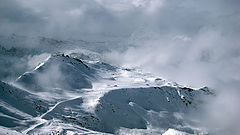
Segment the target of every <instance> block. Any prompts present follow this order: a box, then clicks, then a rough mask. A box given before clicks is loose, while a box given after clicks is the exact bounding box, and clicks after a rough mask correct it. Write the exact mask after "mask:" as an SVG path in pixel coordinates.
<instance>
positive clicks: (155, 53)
mask: <svg viewBox="0 0 240 135" xmlns="http://www.w3.org/2000/svg"><path fill="white" fill-rule="evenodd" d="M239 6H240V2H239V1H238V0H228V1H225V0H212V1H207V0H201V1H194V0H111V1H110V0H91V1H89V0H78V1H76V0H51V1H42V0H34V1H33V0H32V1H27V0H0V52H1V54H0V63H1V66H0V73H1V75H0V79H1V80H4V81H6V82H5V83H9V84H13V85H14V86H15V85H16V84H20V86H21V88H22V87H23V88H24V89H22V90H26V91H28V92H30V93H34V94H36V95H38V96H39V97H42V98H44V96H43V95H44V94H46V93H48V94H47V95H51V96H50V97H54V96H55V97H57V100H56V102H58V104H55V100H54V99H53V100H50V101H53V102H51V103H50V104H49V105H50V106H51V105H52V106H53V105H55V107H56V110H54V108H52V109H53V110H49V112H47V113H49V114H48V115H47V114H45V115H44V116H49V118H48V119H49V121H47V123H45V125H44V124H43V125H42V128H39V129H38V128H36V129H31V130H32V131H31V132H29V134H30V133H34V132H35V133H36V132H37V131H39V132H41V131H42V134H44V133H47V132H48V131H51V130H53V129H59V127H65V126H66V125H68V124H70V125H74V126H73V129H71V130H72V132H73V131H74V133H80V131H81V133H82V132H83V131H84V130H85V129H82V128H83V127H84V128H86V132H91V133H93V131H92V130H97V131H99V132H107V131H108V132H111V133H116V134H121V133H123V134H131V133H132V134H135V133H136V134H151V133H156V134H162V133H164V132H165V131H166V129H165V128H164V130H163V128H162V127H161V125H162V124H163V123H156V121H154V123H151V122H150V121H149V119H151V118H153V117H150V115H153V116H154V117H157V116H159V117H157V118H156V119H160V120H161V119H162V120H163V119H167V118H169V116H170V114H171V113H169V110H164V111H168V112H162V111H163V110H158V109H157V111H156V110H155V111H156V112H151V111H150V110H149V108H148V107H146V106H144V105H142V104H141V103H140V102H138V101H135V100H133V99H132V98H134V99H135V98H136V99H138V98H139V95H141V94H139V95H138V94H137V93H138V92H136V93H134V94H133V95H131V94H132V93H131V92H130V93H129V94H130V96H129V95H126V97H129V99H126V100H125V99H124V100H123V101H124V103H125V102H127V103H126V104H122V105H121V104H119V102H120V101H122V98H121V96H120V95H121V94H120V95H119V97H118V98H119V101H118V102H117V101H116V103H115V102H114V103H112V102H113V101H112V100H111V99H112V97H111V96H112V95H111V94H112V93H113V94H114V92H111V90H116V91H124V89H125V88H126V89H127V90H128V91H127V93H128V92H129V91H131V89H130V88H136V89H137V90H138V88H140V87H143V88H145V87H155V86H156V85H157V86H158V85H160V84H161V85H160V86H161V87H162V85H164V86H165V85H166V86H169V87H174V88H176V90H178V89H177V88H202V87H203V86H207V87H209V88H210V89H213V90H214V94H213V95H215V96H212V97H211V98H207V99H205V98H203V99H204V100H206V101H207V102H206V103H205V104H204V105H203V106H201V107H199V108H198V109H199V110H197V111H193V112H192V113H188V115H187V116H185V115H184V116H182V117H183V119H184V120H188V119H190V120H192V121H193V120H195V121H199V122H198V126H199V127H205V128H207V130H206V132H208V133H209V134H223V135H224V134H236V135H237V134H239V133H240V131H239V128H238V127H237V125H239V124H240V123H239V114H240V108H239V107H238V106H239V105H238V103H239V102H240V101H239V95H240V91H239V88H240V86H239V84H240V73H239V69H240V63H239V61H240V45H239V43H240V38H239V36H240V23H239V21H240V9H239ZM74 50H75V51H74ZM76 50H81V51H76ZM59 52H60V53H65V54H66V53H67V54H68V55H67V56H68V57H67V56H66V55H64V54H63V56H56V54H58V53H59ZM73 52H74V53H73ZM93 54H94V57H93ZM50 55H51V58H49V59H46V58H48V57H49V56H50ZM76 59H77V60H78V61H76ZM80 61H81V62H82V63H81V62H80ZM41 63H44V64H43V65H41ZM84 65H85V66H84ZM36 66H37V67H38V68H36V70H34V69H35V67H36ZM86 67H88V68H86ZM146 72H148V73H146ZM33 76H36V78H35V79H33V78H34V77H33ZM156 76H161V77H163V78H166V79H167V80H168V81H167V80H164V79H163V78H161V77H156ZM18 77H19V79H17V78H18ZM24 77H25V79H27V80H28V81H26V80H24ZM28 77H29V78H28ZM14 80H16V81H14ZM30 80H31V81H30ZM21 81H22V83H20V82H21ZM170 82H171V83H170ZM173 82H177V83H178V84H181V85H178V84H177V83H173ZM36 85H39V87H40V88H37V87H36ZM16 86H17V85H16ZM20 86H19V87H20ZM32 86H33V87H32ZM147 89H148V88H146V89H144V90H142V89H141V90H140V91H142V92H143V93H144V92H145V90H147ZM151 90H152V89H151ZM196 90H198V89H196ZM69 91H70V92H69ZM109 91H110V92H109ZM134 91H135V89H134ZM186 91H188V90H187V89H186ZM153 92H155V91H154V90H153ZM189 92H190V93H191V90H190V91H189ZM166 93H167V92H166ZM166 93H165V94H166ZM177 93H178V92H177ZM187 93H188V92H187ZM61 96H62V97H61ZM136 96H137V97H136ZM178 96H180V98H179V101H182V100H181V99H182V98H183V97H181V93H180V94H179V95H178ZM63 97H64V98H63ZM68 97H71V98H76V99H71V100H66V98H68ZM110 97H111V99H109V98H110ZM82 98H83V99H82ZM88 98H89V99H90V98H93V100H91V101H94V103H92V104H94V107H93V106H91V104H90V103H89V104H87V105H86V103H84V102H85V101H89V100H88ZM114 98H116V99H117V97H114ZM142 98H143V99H142V100H145V99H146V98H148V97H142ZM162 98H164V97H161V99H162ZM45 100H47V99H45ZM45 100H44V101H45ZM65 100H66V101H65ZM165 100H166V102H167V103H168V100H169V102H170V103H172V102H171V100H170V99H169V97H168V96H166V98H164V102H165ZM128 102H129V103H128ZM1 103H2V102H1ZM71 103H72V104H76V106H74V105H73V106H71ZM78 103H79V104H78ZM105 103H106V104H105ZM110 103H111V104H112V105H110ZM154 103H155V102H154ZM2 104H3V105H5V102H4V103H2ZM82 104H83V105H86V106H84V107H83V106H82ZM78 105H79V106H80V107H79V106H78ZM114 105H115V106H119V108H121V107H123V108H125V109H126V108H128V109H129V110H128V111H126V115H128V114H130V112H131V113H132V114H135V113H133V112H134V109H136V108H137V109H138V111H139V112H142V113H140V116H139V119H140V120H141V122H140V124H138V123H133V125H135V124H136V125H137V126H132V125H131V124H129V123H127V122H126V123H124V122H123V121H115V122H116V123H114V124H113V125H117V126H116V127H113V125H108V124H109V122H110V121H111V120H109V119H108V118H106V117H105V115H102V114H104V113H102V112H101V111H100V112H101V113H100V112H95V113H94V114H92V113H93V112H94V111H96V108H98V109H99V108H101V107H102V106H103V108H104V107H106V108H108V109H109V108H115V107H114ZM63 106H65V109H66V108H71V109H66V110H63V111H62V112H61V111H60V110H61V109H63V108H62V107H63ZM130 106H131V107H130ZM5 107H6V106H5ZM95 107H96V108H95ZM58 108H60V110H58ZM87 108H91V112H88V111H87V110H88V109H87ZM140 108H141V109H140ZM166 108H167V107H166ZM17 109H19V108H17ZM101 109H102V108H101ZM7 110H8V111H9V110H10V109H9V108H8V109H7ZM20 110H21V109H20ZM141 110H142V111H141ZM105 111H106V112H105V113H109V114H111V116H109V117H114V116H115V115H112V112H113V111H112V110H111V109H110V110H105ZM111 111H112V112H111ZM114 111H116V108H115V109H114ZM121 111H122V110H121ZM121 111H120V112H121ZM132 111H133V112H132ZM5 112H6V111H5ZM10 112H12V111H10ZM80 112H81V113H80ZM110 112H111V113H110ZM123 112H125V111H123ZM143 112H144V113H143ZM4 114H7V116H8V115H9V116H11V115H10V113H4ZM50 114H54V116H51V115H50ZM113 114H115V112H114V113H113ZM117 114H118V112H117ZM173 114H175V113H173ZM177 114H178V113H177ZM85 115H86V118H87V119H92V120H93V121H94V120H95V121H94V122H92V123H91V122H86V123H88V124H90V125H91V127H90V126H89V127H88V125H86V124H84V123H82V122H83V121H85V117H84V116H85ZM50 116H51V117H50ZM62 116H64V119H63V117H62ZM91 116H92V117H91ZM106 116H107V115H106ZM121 117H123V116H121ZM4 118H5V115H4ZM42 118H43V119H44V117H42ZM52 118H56V119H58V120H59V121H60V122H57V121H55V122H53V121H51V120H52ZM95 118H97V119H99V118H101V119H99V120H100V121H99V123H101V124H99V123H98V122H97V121H98V120H97V119H95ZM124 118H125V117H124ZM132 118H134V117H132ZM148 118H149V119H148ZM170 118H172V117H170ZM174 118H175V117H174ZM126 119H127V118H126ZM33 121H34V120H33ZM34 122H36V121H34ZM51 122H52V123H51ZM61 122H63V123H64V124H62V125H61V124H60V123H61ZM95 122H96V123H95ZM181 122H182V121H181ZM181 122H180V123H181ZM1 123H4V121H3V122H2V121H1V122H0V124H1ZM36 123H38V122H36ZM40 123H41V122H40ZM49 123H51V124H52V125H54V126H49V125H51V124H49ZM80 123H81V124H80ZM149 123H150V124H149ZM92 124H93V125H92ZM98 124H99V125H98ZM148 124H149V125H148ZM174 124H176V123H174ZM182 124H183V122H182ZM188 124H189V123H188ZM1 125H2V124H1ZM76 125H78V126H76ZM101 125H102V127H101ZM126 125H127V127H126ZM139 125H141V126H139ZM152 125H158V126H155V127H152ZM183 125H184V124H183ZM183 125H181V126H182V127H183ZM164 126H166V125H164ZM181 126H179V125H178V126H176V125H175V126H173V125H170V126H168V127H167V128H171V129H169V130H167V132H166V133H164V134H167V133H175V132H176V133H179V134H180V133H181V134H184V133H186V134H187V133H188V134H197V133H200V132H199V130H198V131H196V132H195V130H194V128H192V127H191V126H193V125H191V126H190V127H191V128H190V127H189V128H190V129H189V130H187V129H186V127H185V128H182V129H181V128H179V127H181ZM53 127H58V128H53ZM67 127H69V125H68V126H67ZM79 127H80V129H79ZM108 127H110V128H109V129H108ZM131 127H132V128H135V127H137V128H140V129H131ZM25 128H28V127H27V126H26V127H25ZM60 129H61V128H60ZM183 129H184V130H183ZM15 130H17V131H19V132H21V131H23V128H22V129H21V128H15ZM65 130H67V131H69V132H67V131H66V132H65ZM71 130H70V129H64V130H62V132H63V133H64V134H71V133H72V132H70V131H71ZM4 131H5V130H4ZM29 131H30V130H29ZM178 131H179V132H178ZM84 133H85V131H84ZM201 133H205V130H204V132H201Z"/></svg>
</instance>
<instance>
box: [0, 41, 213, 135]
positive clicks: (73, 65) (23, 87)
mask: <svg viewBox="0 0 240 135" xmlns="http://www.w3.org/2000/svg"><path fill="white" fill-rule="evenodd" d="M15 38H17V37H14V40H16V39H15ZM42 40H43V41H42V42H49V44H54V45H59V46H60V48H61V49H56V50H57V51H56V50H55V51H36V52H34V51H29V50H28V51H29V52H28V51H26V50H24V49H20V50H19V48H18V47H16V48H15V49H14V50H13V49H11V48H5V47H2V49H1V51H2V52H4V53H1V55H2V58H6V59H7V58H9V59H13V57H14V59H15V56H13V55H12V54H14V55H16V54H18V53H11V52H12V51H14V52H19V54H21V57H24V56H26V55H30V54H37V55H41V54H42V53H46V52H47V53H48V57H46V58H45V59H44V60H41V61H40V60H38V61H36V62H35V63H38V64H37V65H36V67H34V68H33V69H31V68H25V69H24V68H22V69H23V70H21V72H18V73H19V74H20V75H19V76H18V77H17V79H16V80H15V81H1V82H0V99H1V100H0V110H1V111H0V134H7V133H8V134H43V135H44V134H164V135H167V134H207V131H205V128H202V127H199V126H196V125H197V122H196V121H193V120H191V119H187V117H188V113H189V112H191V111H197V110H198V109H200V108H201V105H202V104H204V103H206V102H207V100H206V99H208V98H212V96H213V95H214V93H213V92H212V91H211V90H209V88H207V87H202V88H190V87H186V86H182V85H179V84H177V83H175V82H170V81H167V80H165V79H163V78H160V77H157V76H154V75H152V74H150V73H144V72H143V71H141V70H140V69H137V68H131V69H130V68H124V67H117V66H113V65H111V64H110V63H106V62H105V61H104V60H103V59H101V53H99V52H93V51H91V49H90V50H86V48H84V47H83V48H77V49H72V50H69V49H66V48H65V49H64V48H63V47H61V44H66V42H65V41H61V42H60V41H59V42H58V40H56V41H55V40H50V39H47V38H44V39H42ZM81 42H82V41H81ZM33 50H34V48H33ZM20 51H22V52H23V53H20ZM57 52H58V53H57ZM59 52H61V53H59ZM24 53H25V54H24ZM2 62H4V61H2ZM2 72H4V71H2Z"/></svg>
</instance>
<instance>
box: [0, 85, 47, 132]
mask: <svg viewBox="0 0 240 135" xmlns="http://www.w3.org/2000/svg"><path fill="white" fill-rule="evenodd" d="M50 105H51V103H50V102H47V101H45V100H44V99H41V98H39V97H38V96H36V95H33V94H31V93H29V92H27V91H25V90H22V89H19V88H16V87H14V86H11V85H9V84H7V83H4V82H2V81H1V82H0V125H1V126H6V127H11V128H14V129H16V130H22V129H24V128H26V127H28V126H29V125H31V124H33V123H34V121H32V119H33V118H34V117H36V116H38V115H40V114H43V113H44V112H46V111H47V110H48V109H49V106H50Z"/></svg>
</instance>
